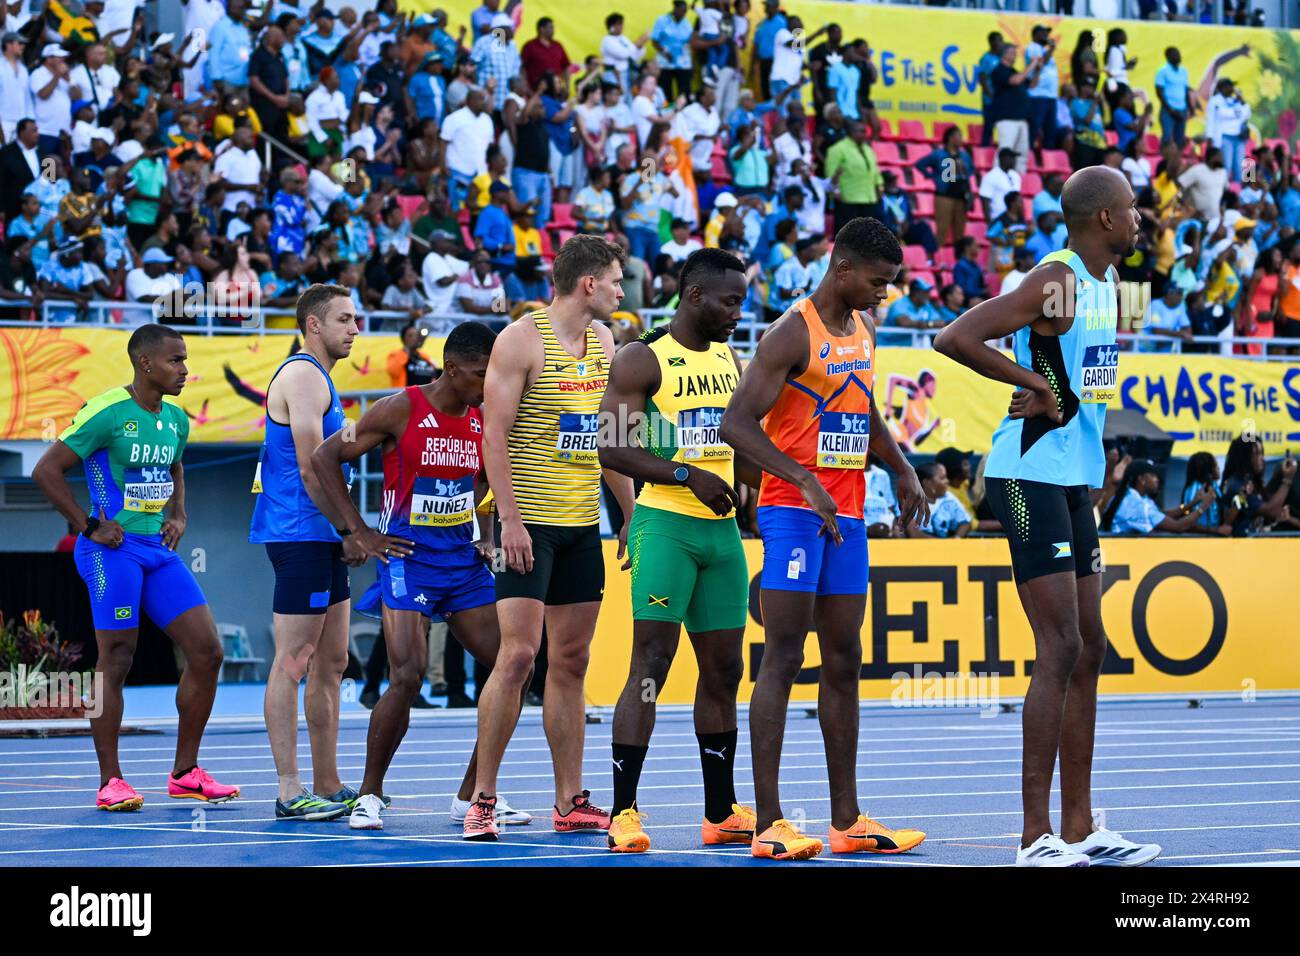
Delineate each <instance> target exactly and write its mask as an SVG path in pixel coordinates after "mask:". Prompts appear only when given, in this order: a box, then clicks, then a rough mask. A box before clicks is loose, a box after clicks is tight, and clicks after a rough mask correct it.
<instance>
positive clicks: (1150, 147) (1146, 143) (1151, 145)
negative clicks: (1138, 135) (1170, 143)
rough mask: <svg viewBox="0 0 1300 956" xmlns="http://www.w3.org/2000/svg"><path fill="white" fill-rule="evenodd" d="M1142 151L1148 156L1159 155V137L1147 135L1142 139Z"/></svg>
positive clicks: (1152, 134)
mask: <svg viewBox="0 0 1300 956" xmlns="http://www.w3.org/2000/svg"><path fill="white" fill-rule="evenodd" d="M1142 149H1143V151H1144V152H1146V153H1148V154H1150V153H1159V152H1160V137H1159V136H1157V135H1156V134H1155V133H1147V134H1146V135H1145V136H1143V137H1142Z"/></svg>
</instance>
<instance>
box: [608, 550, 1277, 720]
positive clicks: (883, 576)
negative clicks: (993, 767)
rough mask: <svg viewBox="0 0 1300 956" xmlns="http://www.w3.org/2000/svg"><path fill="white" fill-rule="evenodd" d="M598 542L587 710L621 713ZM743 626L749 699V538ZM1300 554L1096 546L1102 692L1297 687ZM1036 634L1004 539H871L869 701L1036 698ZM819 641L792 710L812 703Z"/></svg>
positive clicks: (679, 692)
mask: <svg viewBox="0 0 1300 956" xmlns="http://www.w3.org/2000/svg"><path fill="white" fill-rule="evenodd" d="M615 550H616V543H615V542H613V541H606V542H605V575H606V580H605V598H604V604H603V605H602V606H601V611H600V621H599V623H598V625H597V628H596V639H595V643H594V644H593V646H592V654H591V667H590V669H589V670H588V672H587V698H588V700H589V701H590V702H591V703H593V704H597V705H612V704H614V703H616V702H617V700H618V696H619V694H620V692H621V691H622V689H623V685H624V684H625V682H626V681H627V677H628V662H629V661H630V659H631V657H630V655H631V647H632V607H631V596H630V587H629V581H628V573H627V572H626V571H621V570H619V565H620V564H621V562H619V561H617V560H615V558H614V554H615ZM745 556H746V559H747V561H748V562H749V574H750V601H749V610H750V616H749V624H748V627H747V629H746V631H745V637H744V666H745V669H744V676H743V677H742V679H741V684H740V700H741V701H748V700H749V698H750V694H751V693H752V692H753V689H754V679H755V676H756V675H757V673H758V668H759V666H760V664H761V662H762V657H763V625H762V622H761V611H760V608H759V596H758V595H759V591H758V575H759V571H760V570H761V569H762V562H763V545H762V542H760V541H757V540H749V541H746V542H745ZM1294 557H1295V543H1294V542H1292V541H1285V540H1268V539H1258V538H1257V539H1250V540H1248V541H1247V540H1242V539H1235V540H1234V539H1227V540H1221V539H1220V540H1215V539H1209V538H1186V539H1177V538H1148V539H1132V538H1113V539H1107V538H1103V539H1102V559H1103V562H1104V565H1105V571H1104V573H1105V578H1104V585H1103V587H1104V593H1103V596H1102V603H1101V606H1102V618H1103V620H1104V622H1105V626H1106V633H1107V635H1108V637H1109V639H1110V647H1109V649H1108V652H1107V655H1106V660H1105V664H1104V665H1103V672H1102V677H1101V692H1102V693H1104V694H1139V693H1183V692H1187V693H1209V692H1233V693H1241V694H1243V695H1247V696H1248V695H1250V694H1253V693H1255V692H1257V691H1264V690H1293V689H1296V688H1300V654H1297V653H1296V651H1295V647H1294V640H1293V637H1292V634H1291V631H1290V629H1289V627H1288V625H1287V623H1286V622H1289V621H1292V620H1294V619H1295V617H1296V615H1298V614H1300V594H1298V593H1297V590H1296V588H1295V587H1294V585H1293V583H1292V581H1291V568H1292V567H1294V563H1295V562H1294ZM1033 658H1034V642H1033V634H1032V632H1031V631H1030V629H1029V622H1028V621H1027V620H1026V618H1025V615H1024V611H1023V610H1022V609H1021V606H1020V601H1019V598H1018V597H1017V595H1016V588H1015V584H1014V582H1013V581H1012V577H1011V565H1010V560H1009V557H1008V552H1007V543H1006V540H1005V539H1002V538H968V539H964V540H942V541H940V540H893V539H890V540H879V541H872V542H871V585H870V588H869V590H868V594H867V611H866V620H865V623H864V624H863V626H862V683H861V685H860V690H861V696H862V698H863V699H864V700H893V701H895V702H897V703H900V704H908V705H913V706H926V705H927V704H929V705H938V704H942V703H944V702H945V701H949V702H953V703H963V704H971V705H979V704H981V703H985V704H987V703H989V702H990V701H992V700H994V699H995V698H997V697H998V696H1001V697H1020V696H1023V695H1024V693H1025V690H1026V689H1027V688H1028V686H1029V674H1030V673H1031V670H1032V664H1033ZM819 662H820V654H819V653H818V647H817V638H816V635H815V634H812V635H809V638H808V641H807V643H806V645H805V658H804V667H803V671H802V672H801V674H800V676H799V679H798V682H797V683H796V684H795V688H794V695H793V699H795V700H799V701H813V700H816V698H817V682H818V678H819V667H818V665H819ZM697 674H698V672H697V670H696V665H695V658H694V654H693V653H692V651H691V649H690V642H689V641H688V640H687V639H686V637H685V635H683V637H682V643H681V646H680V647H679V649H678V652H677V656H676V658H675V660H674V662H673V668H672V672H671V674H670V676H669V678H668V682H667V684H666V685H665V686H664V688H663V689H662V690H661V691H660V692H659V694H658V700H659V701H661V702H663V703H670V704H684V703H690V702H691V701H692V700H693V699H694V694H695V682H696V677H697Z"/></svg>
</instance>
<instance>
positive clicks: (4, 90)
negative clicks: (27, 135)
mask: <svg viewBox="0 0 1300 956" xmlns="http://www.w3.org/2000/svg"><path fill="white" fill-rule="evenodd" d="M26 47H27V38H26V37H24V36H22V35H21V34H19V33H6V34H5V35H4V38H3V40H0V49H2V50H3V56H4V58H3V60H0V132H3V134H4V141H5V142H6V143H9V142H12V141H13V138H14V133H16V132H17V130H18V121H19V120H21V119H25V118H26V117H28V116H31V115H33V113H34V112H35V107H34V105H33V103H32V89H31V74H30V73H28V72H27V67H25V66H24V65H23V59H22V57H23V50H24V49H26Z"/></svg>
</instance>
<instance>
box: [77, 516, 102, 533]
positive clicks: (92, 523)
mask: <svg viewBox="0 0 1300 956" xmlns="http://www.w3.org/2000/svg"><path fill="white" fill-rule="evenodd" d="M98 530H99V519H98V518H96V517H95V516H94V515H87V516H86V527H85V528H84V529H83V530H82V532H81V533H82V534H84V535H85V536H86V537H87V538H89V537H90V536H91V535H92V534H94V533H95V532H96V531H98Z"/></svg>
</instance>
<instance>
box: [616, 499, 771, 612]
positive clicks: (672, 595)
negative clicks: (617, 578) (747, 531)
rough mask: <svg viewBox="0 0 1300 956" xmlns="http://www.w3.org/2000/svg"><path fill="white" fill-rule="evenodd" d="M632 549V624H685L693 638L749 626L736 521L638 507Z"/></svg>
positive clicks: (746, 580) (746, 573)
mask: <svg viewBox="0 0 1300 956" xmlns="http://www.w3.org/2000/svg"><path fill="white" fill-rule="evenodd" d="M628 551H629V553H630V554H631V557H632V619H633V620H634V621H672V622H674V623H677V624H681V623H685V624H686V629H687V630H688V631H689V632H690V633H692V634H703V633H705V632H708V631H720V630H728V629H732V628H743V627H744V626H745V624H746V622H747V616H748V612H749V568H748V566H747V565H746V564H745V552H744V549H743V548H742V547H741V544H740V530H739V529H738V528H737V527H736V522H735V520H734V519H732V518H719V519H716V520H714V519H711V518H694V517H691V516H689V515H679V514H674V513H673V512H671V511H663V510H661V509H659V508H646V507H644V506H642V505H637V506H636V508H635V510H633V512H632V527H631V529H630V530H629V533H628Z"/></svg>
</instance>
